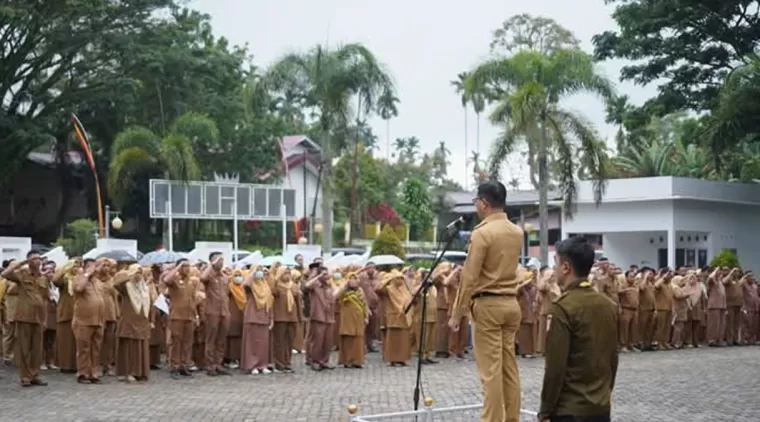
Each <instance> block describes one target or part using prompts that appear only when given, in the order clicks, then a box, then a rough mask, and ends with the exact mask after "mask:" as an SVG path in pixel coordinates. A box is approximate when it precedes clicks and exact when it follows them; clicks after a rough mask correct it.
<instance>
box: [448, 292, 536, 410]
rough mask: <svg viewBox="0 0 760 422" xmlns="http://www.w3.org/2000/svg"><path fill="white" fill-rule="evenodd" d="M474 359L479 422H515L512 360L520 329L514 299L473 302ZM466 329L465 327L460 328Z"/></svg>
mask: <svg viewBox="0 0 760 422" xmlns="http://www.w3.org/2000/svg"><path fill="white" fill-rule="evenodd" d="M470 306H471V313H472V324H473V357H474V358H475V364H476V366H477V369H478V377H479V378H480V383H481V385H482V388H483V409H482V410H481V412H480V421H481V422H518V421H519V419H520V375H519V373H518V369H517V359H516V357H515V335H516V334H517V330H518V329H519V327H520V319H521V318H522V316H521V313H520V305H519V304H518V303H517V297H515V296H482V297H479V298H476V299H473V301H472V304H471V305H470ZM459 329H460V330H466V329H467V327H459Z"/></svg>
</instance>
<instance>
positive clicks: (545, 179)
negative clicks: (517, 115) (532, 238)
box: [538, 116, 549, 265]
mask: <svg viewBox="0 0 760 422" xmlns="http://www.w3.org/2000/svg"><path fill="white" fill-rule="evenodd" d="M547 137H548V134H547V130H546V122H545V120H544V116H542V117H541V138H540V139H539V145H538V216H539V233H538V234H539V244H540V248H541V264H543V265H548V263H549V166H548V159H547V155H548V152H549V151H548V150H549V140H548V139H547Z"/></svg>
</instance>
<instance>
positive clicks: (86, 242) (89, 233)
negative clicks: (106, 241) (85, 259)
mask: <svg viewBox="0 0 760 422" xmlns="http://www.w3.org/2000/svg"><path fill="white" fill-rule="evenodd" d="M97 230H98V224H97V223H96V222H94V221H92V220H88V219H85V218H82V219H79V220H74V221H72V222H71V223H69V224H67V225H66V228H65V229H64V230H63V237H59V238H58V240H56V242H55V245H56V246H60V247H62V248H63V250H65V251H66V254H67V255H69V256H70V257H75V256H82V255H84V254H86V253H87V252H89V251H90V250H91V249H94V248H95V245H96V242H95V235H96V234H97Z"/></svg>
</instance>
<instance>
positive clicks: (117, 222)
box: [105, 205, 124, 239]
mask: <svg viewBox="0 0 760 422" xmlns="http://www.w3.org/2000/svg"><path fill="white" fill-rule="evenodd" d="M105 214H106V227H105V229H106V233H105V234H106V239H108V238H110V237H111V227H113V228H114V230H121V227H122V226H123V225H124V222H123V221H121V217H119V212H118V211H111V206H110V205H106V212H105ZM111 214H113V215H114V217H113V220H111Z"/></svg>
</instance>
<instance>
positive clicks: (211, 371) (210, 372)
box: [206, 369, 219, 377]
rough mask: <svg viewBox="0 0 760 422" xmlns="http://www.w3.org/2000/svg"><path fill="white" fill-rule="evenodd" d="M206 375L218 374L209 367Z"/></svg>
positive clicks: (213, 375)
mask: <svg viewBox="0 0 760 422" xmlns="http://www.w3.org/2000/svg"><path fill="white" fill-rule="evenodd" d="M206 375H208V376H210V377H215V376H217V375H219V373H218V372H217V371H214V370H213V369H210V370H208V371H206Z"/></svg>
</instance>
